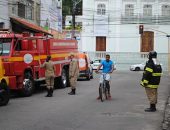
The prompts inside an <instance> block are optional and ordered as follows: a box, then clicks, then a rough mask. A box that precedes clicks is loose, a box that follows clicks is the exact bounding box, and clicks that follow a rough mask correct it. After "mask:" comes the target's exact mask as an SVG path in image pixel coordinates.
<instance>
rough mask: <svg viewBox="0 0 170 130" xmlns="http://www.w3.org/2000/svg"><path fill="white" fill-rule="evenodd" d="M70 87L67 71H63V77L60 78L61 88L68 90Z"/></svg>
mask: <svg viewBox="0 0 170 130" xmlns="http://www.w3.org/2000/svg"><path fill="white" fill-rule="evenodd" d="M67 85H68V78H67V71H66V69H64V68H63V69H62V72H61V77H60V78H59V87H60V88H66V87H67Z"/></svg>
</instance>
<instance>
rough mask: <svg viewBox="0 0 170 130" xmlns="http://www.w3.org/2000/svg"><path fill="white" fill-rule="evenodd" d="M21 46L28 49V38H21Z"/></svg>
mask: <svg viewBox="0 0 170 130" xmlns="http://www.w3.org/2000/svg"><path fill="white" fill-rule="evenodd" d="M21 47H22V50H28V40H22V42H21Z"/></svg>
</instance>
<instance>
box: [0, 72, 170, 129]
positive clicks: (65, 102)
mask: <svg viewBox="0 0 170 130" xmlns="http://www.w3.org/2000/svg"><path fill="white" fill-rule="evenodd" d="M141 76H142V73H141V72H119V71H116V72H114V73H113V74H112V81H111V93H112V98H113V99H112V100H111V101H105V102H100V101H98V100H96V97H97V96H98V77H99V75H95V76H94V79H93V80H91V81H85V80H82V81H78V83H77V95H75V96H70V95H68V94H67V93H68V92H69V91H70V88H66V89H57V90H55V91H54V97H52V98H47V97H44V96H45V94H46V92H45V91H44V92H39V93H36V94H34V95H33V96H32V97H27V98H12V99H11V101H10V103H9V104H8V106H5V107H0V130H161V125H162V124H161V123H162V120H163V112H164V105H165V100H166V98H167V94H168V85H169V77H168V76H166V75H165V74H164V76H163V77H162V80H161V85H160V88H159V97H158V105H157V109H158V111H157V112H155V113H146V112H144V109H145V108H146V107H148V100H147V98H146V95H145V91H144V89H143V88H142V87H140V85H139V82H140V79H141Z"/></svg>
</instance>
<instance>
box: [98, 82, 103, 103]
mask: <svg viewBox="0 0 170 130" xmlns="http://www.w3.org/2000/svg"><path fill="white" fill-rule="evenodd" d="M99 97H100V100H101V102H103V87H102V86H101V85H100V86H99Z"/></svg>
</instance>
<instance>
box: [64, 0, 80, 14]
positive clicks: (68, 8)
mask: <svg viewBox="0 0 170 130" xmlns="http://www.w3.org/2000/svg"><path fill="white" fill-rule="evenodd" d="M62 3H63V5H62V12H63V16H66V15H72V8H73V2H72V0H63V2H62ZM77 9H79V10H80V14H82V1H81V2H80V3H79V4H77Z"/></svg>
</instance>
